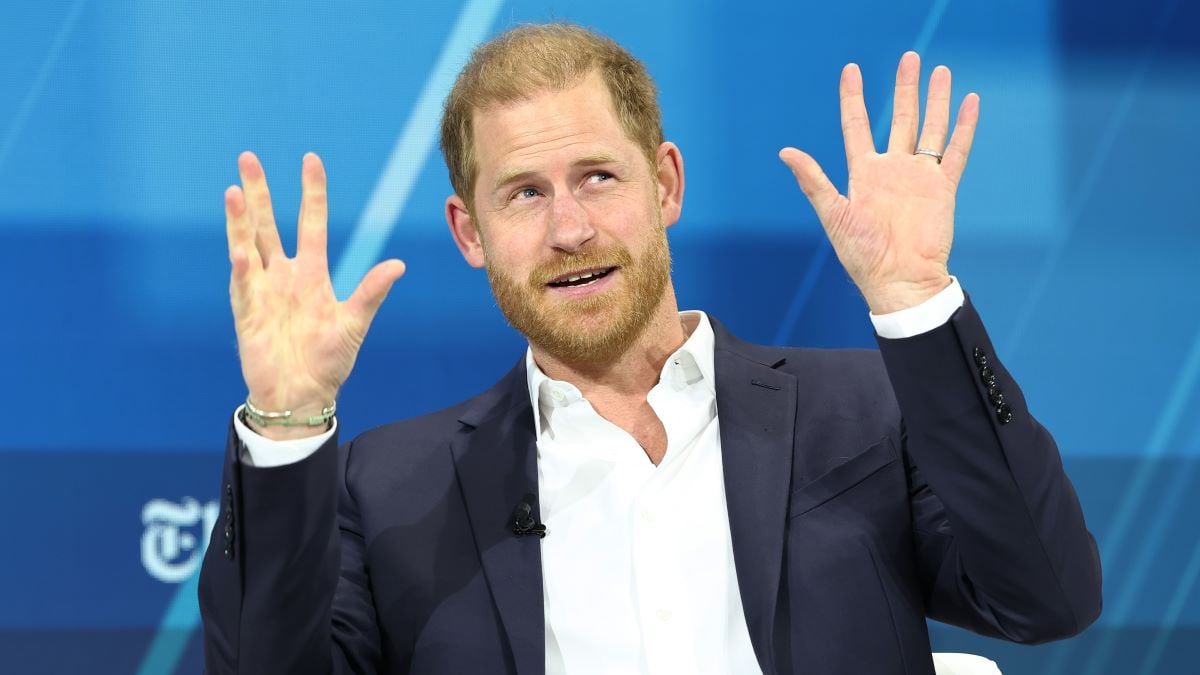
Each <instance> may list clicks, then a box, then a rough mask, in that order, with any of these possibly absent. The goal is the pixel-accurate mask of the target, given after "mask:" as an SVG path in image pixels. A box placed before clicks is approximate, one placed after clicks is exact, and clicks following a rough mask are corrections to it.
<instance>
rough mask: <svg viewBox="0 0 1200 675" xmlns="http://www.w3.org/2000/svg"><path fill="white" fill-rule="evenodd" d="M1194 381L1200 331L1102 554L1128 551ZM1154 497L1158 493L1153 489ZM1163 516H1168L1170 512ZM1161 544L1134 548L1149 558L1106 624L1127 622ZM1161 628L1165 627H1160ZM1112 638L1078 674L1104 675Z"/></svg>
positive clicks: (1199, 376) (1199, 367)
mask: <svg viewBox="0 0 1200 675" xmlns="http://www.w3.org/2000/svg"><path fill="white" fill-rule="evenodd" d="M1198 381H1200V331H1197V333H1196V336H1195V338H1194V339H1193V340H1192V348H1191V350H1190V351H1189V353H1188V355H1187V357H1186V358H1185V359H1184V361H1183V364H1182V365H1181V367H1180V371H1179V377H1178V378H1176V380H1175V386H1174V387H1172V388H1171V393H1170V395H1169V396H1168V397H1167V401H1166V405H1165V407H1164V409H1163V413H1162V416H1161V417H1159V419H1158V422H1157V423H1156V424H1155V425H1154V433H1153V435H1152V436H1151V438H1150V442H1149V444H1148V445H1147V446H1146V451H1145V453H1144V454H1142V456H1141V457H1139V459H1138V469H1137V473H1136V475H1135V477H1134V479H1133V484H1132V485H1131V486H1130V487H1129V489H1128V490H1126V491H1125V495H1124V497H1123V498H1122V499H1121V504H1120V506H1118V508H1117V515H1116V522H1114V523H1113V525H1112V528H1111V530H1110V532H1109V535H1108V536H1107V537H1106V538H1105V540H1104V547H1103V549H1102V550H1104V551H1113V552H1117V553H1119V552H1121V551H1123V550H1125V549H1126V548H1129V547H1128V546H1127V545H1126V542H1125V538H1126V537H1128V536H1129V535H1130V534H1132V533H1134V532H1136V531H1140V530H1136V529H1134V519H1133V516H1134V514H1136V513H1137V512H1138V510H1139V508H1140V507H1141V505H1142V502H1143V501H1144V500H1145V498H1146V495H1147V493H1148V492H1149V491H1150V488H1151V477H1152V475H1153V473H1154V470H1153V468H1154V465H1155V460H1157V459H1160V458H1161V457H1162V456H1163V455H1165V454H1166V453H1167V448H1168V447H1169V446H1170V442H1171V439H1172V438H1174V436H1175V432H1176V430H1177V429H1178V428H1179V425H1180V423H1181V422H1182V421H1183V420H1184V418H1185V416H1186V415H1187V413H1188V412H1189V411H1188V409H1187V401H1188V399H1189V398H1190V396H1191V392H1192V391H1194V390H1195V388H1196V383H1197V382H1198ZM1155 493H1156V494H1157V493H1158V490H1157V489H1156V490H1155ZM1159 511H1163V508H1162V505H1160V508H1159V509H1157V510H1156V513H1155V516H1154V518H1153V520H1165V519H1166V518H1167V515H1164V514H1163V513H1159ZM1167 513H1168V514H1169V513H1170V512H1167ZM1161 544H1162V542H1161V541H1159V542H1157V545H1156V546H1154V548H1153V549H1150V548H1149V547H1147V545H1146V542H1144V541H1143V542H1140V543H1139V546H1138V548H1139V549H1144V550H1146V551H1148V553H1149V556H1148V557H1146V558H1141V557H1139V561H1138V562H1141V564H1140V565H1139V564H1136V563H1135V565H1134V569H1133V570H1132V574H1130V575H1129V577H1128V578H1126V579H1125V580H1124V582H1125V583H1124V584H1123V585H1122V588H1121V594H1120V595H1119V596H1118V598H1117V601H1116V603H1115V604H1114V605H1113V607H1112V608H1111V609H1110V610H1108V613H1107V614H1108V621H1109V623H1111V624H1113V625H1115V626H1120V625H1121V624H1122V623H1124V622H1125V621H1127V620H1128V619H1129V615H1130V614H1131V613H1132V610H1133V605H1134V603H1135V602H1136V601H1137V600H1138V598H1140V597H1141V591H1142V586H1143V585H1144V584H1145V583H1146V577H1147V576H1148V575H1149V572H1150V566H1151V563H1153V562H1155V560H1154V557H1155V556H1157V554H1158V553H1159V550H1160V548H1159V546H1161ZM1101 560H1102V561H1103V563H1102V565H1101V567H1104V566H1105V565H1108V564H1109V563H1111V562H1112V560H1111V554H1110V555H1102V556H1101ZM1192 581H1194V579H1193V580H1192ZM1163 628H1164V629H1165V628H1168V627H1167V626H1163ZM1115 635H1116V633H1115V632H1114V633H1113V635H1110V636H1109V637H1108V639H1106V640H1102V641H1101V642H1100V644H1098V645H1096V648H1095V650H1094V651H1092V653H1091V654H1090V655H1089V659H1088V665H1087V667H1086V668H1084V669H1083V670H1082V671H1080V672H1082V673H1085V674H1089V673H1100V672H1104V671H1103V670H1102V668H1105V667H1106V666H1107V665H1108V662H1109V657H1110V656H1111V655H1112V651H1113V649H1115V648H1116V646H1117V644H1116V638H1115Z"/></svg>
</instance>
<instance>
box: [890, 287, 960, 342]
mask: <svg viewBox="0 0 1200 675" xmlns="http://www.w3.org/2000/svg"><path fill="white" fill-rule="evenodd" d="M965 301H966V296H965V295H963V290H962V286H959V285H958V279H957V278H956V277H950V285H949V286H947V287H945V288H943V289H942V290H941V291H939V292H938V294H937V295H935V296H933V297H932V298H929V299H928V300H926V301H925V302H922V303H921V304H919V305H917V306H915V307H909V308H907V309H902V310H900V311H898V312H889V313H887V314H871V323H873V324H875V332H876V333H878V334H879V337H881V338H888V339H890V340H899V339H901V338H910V337H915V336H917V335H920V334H921V333H928V332H929V331H931V330H933V329H934V328H937V327H939V326H942V325H943V324H945V323H946V322H947V321H949V320H950V317H951V316H954V313H955V312H957V311H958V309H959V308H960V307H962V306H963V302H965Z"/></svg>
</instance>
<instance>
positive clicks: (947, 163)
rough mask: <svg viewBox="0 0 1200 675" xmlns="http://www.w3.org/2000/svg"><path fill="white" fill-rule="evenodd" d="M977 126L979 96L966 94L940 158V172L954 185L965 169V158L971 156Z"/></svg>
mask: <svg viewBox="0 0 1200 675" xmlns="http://www.w3.org/2000/svg"><path fill="white" fill-rule="evenodd" d="M978 124H979V95H978V94H967V97H966V98H964V99H963V102H962V105H961V106H959V107H958V120H957V121H956V122H955V124H954V135H953V136H951V137H950V145H948V146H946V152H945V156H943V157H942V171H944V172H946V175H947V176H949V178H950V180H952V181H954V182H955V183H956V184H957V183H958V181H959V180H961V179H962V174H963V169H965V168H967V156H968V155H970V154H971V143H972V142H973V141H974V140H975V127H976V125H978Z"/></svg>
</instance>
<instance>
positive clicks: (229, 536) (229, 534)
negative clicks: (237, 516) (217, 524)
mask: <svg viewBox="0 0 1200 675" xmlns="http://www.w3.org/2000/svg"><path fill="white" fill-rule="evenodd" d="M225 541H229V542H232V541H233V526H232V525H226V526H225Z"/></svg>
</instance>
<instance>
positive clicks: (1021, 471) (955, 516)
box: [879, 299, 1101, 643]
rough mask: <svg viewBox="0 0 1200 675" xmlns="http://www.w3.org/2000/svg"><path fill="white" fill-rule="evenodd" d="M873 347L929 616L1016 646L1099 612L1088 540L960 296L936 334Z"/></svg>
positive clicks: (1044, 442) (1054, 455)
mask: <svg viewBox="0 0 1200 675" xmlns="http://www.w3.org/2000/svg"><path fill="white" fill-rule="evenodd" d="M879 343H880V351H881V353H882V354H883V359H884V364H885V365H886V368H887V372H888V377H889V379H890V380H891V383H892V388H893V390H894V391H895V393H896V398H897V401H898V403H899V405H900V411H901V414H902V416H903V420H904V439H903V441H904V447H905V456H906V459H907V460H908V462H909V467H908V470H909V478H910V496H911V504H912V519H913V528H914V531H915V534H916V542H915V544H916V550H917V556H918V564H919V565H920V571H921V575H922V578H923V581H924V584H923V585H924V590H925V601H926V611H927V614H928V615H929V616H930V617H931V618H934V619H937V620H940V621H945V622H947V623H952V624H956V625H960V626H963V627H965V628H968V629H971V630H974V631H976V632H980V633H983V634H986V635H992V636H996V637H1003V638H1006V639H1009V640H1014V641H1017V642H1024V643H1037V642H1045V641H1048V640H1054V639H1059V638H1063V637H1068V636H1071V635H1074V634H1077V633H1079V632H1080V631H1082V630H1083V629H1085V628H1086V627H1087V626H1088V625H1090V624H1091V623H1092V622H1093V621H1095V620H1096V618H1097V617H1098V616H1099V615H1100V608H1101V572H1100V558H1099V554H1098V551H1097V549H1096V543H1095V540H1094V539H1093V537H1092V535H1091V534H1090V533H1089V532H1088V530H1087V526H1086V524H1085V523H1084V518H1083V512H1082V509H1081V507H1080V504H1079V499H1078V497H1077V496H1076V494H1075V490H1074V488H1073V487H1072V486H1071V482H1070V480H1069V479H1068V478H1067V476H1066V473H1064V471H1063V466H1062V460H1061V457H1060V456H1059V453H1058V448H1057V446H1056V445H1055V442H1054V439H1053V438H1052V437H1051V436H1050V434H1049V432H1047V431H1046V429H1045V428H1043V427H1042V426H1041V425H1040V424H1039V423H1038V422H1037V420H1035V419H1034V418H1033V417H1032V416H1031V415H1030V413H1029V410H1028V408H1027V407H1026V403H1025V398H1024V396H1023V395H1022V394H1021V390H1020V389H1019V388H1018V387H1017V384H1016V382H1015V381H1014V380H1013V378H1012V376H1011V375H1010V374H1009V373H1008V371H1007V370H1006V369H1005V368H1004V366H1003V365H1002V364H1001V363H1000V360H999V359H998V358H997V357H996V353H995V350H994V349H993V348H992V345H991V341H990V340H989V339H988V335H987V332H986V331H985V329H984V327H983V323H982V322H981V321H980V319H979V316H978V314H976V312H975V310H974V308H973V307H972V305H971V302H970V300H969V299H968V300H967V301H966V302H965V303H964V305H963V307H962V308H961V309H960V310H958V311H957V312H956V313H955V314H954V316H952V317H951V319H950V321H949V322H948V323H946V324H945V325H943V326H941V327H939V328H937V329H935V330H932V331H930V332H928V333H924V334H922V335H918V336H916V337H911V338H905V339H900V340H888V339H884V338H879Z"/></svg>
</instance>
